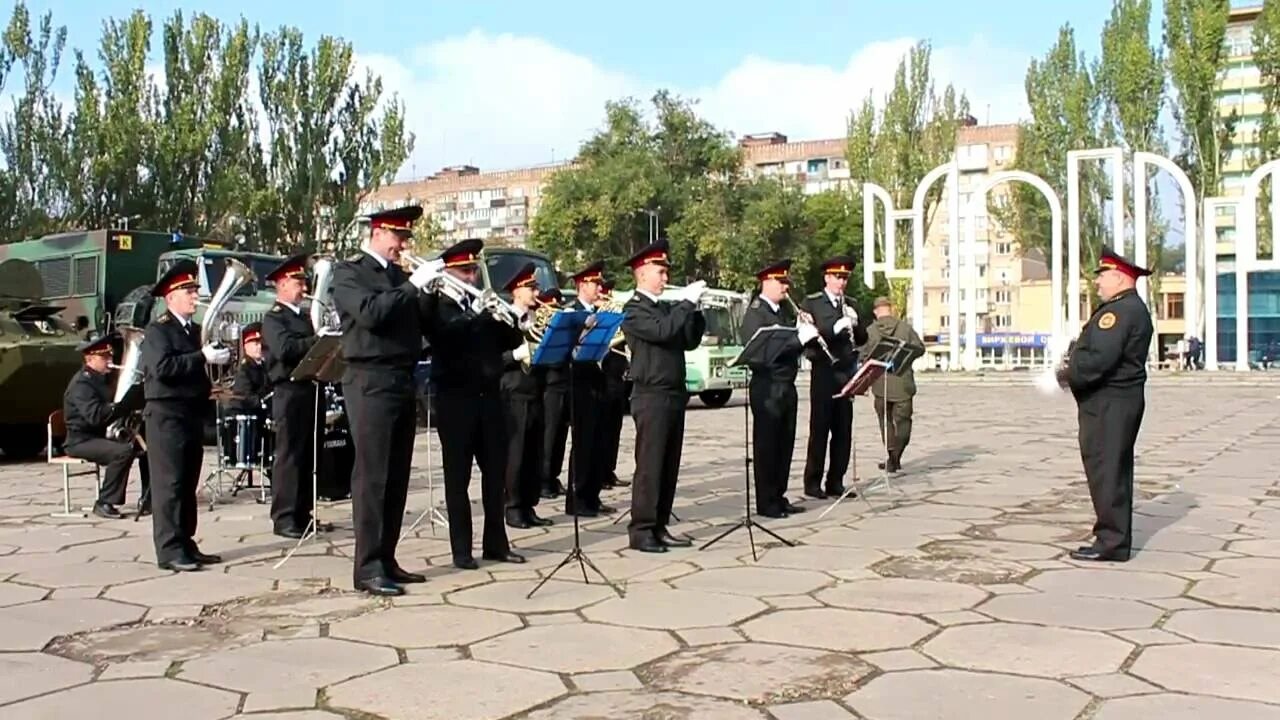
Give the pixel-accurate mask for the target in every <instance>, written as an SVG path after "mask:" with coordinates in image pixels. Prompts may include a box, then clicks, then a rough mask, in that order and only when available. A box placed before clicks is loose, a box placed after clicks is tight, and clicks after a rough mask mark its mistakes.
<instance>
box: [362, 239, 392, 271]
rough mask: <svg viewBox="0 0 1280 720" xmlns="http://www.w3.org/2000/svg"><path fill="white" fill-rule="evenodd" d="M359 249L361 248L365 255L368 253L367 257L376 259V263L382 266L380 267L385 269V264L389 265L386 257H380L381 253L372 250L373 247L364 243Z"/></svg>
mask: <svg viewBox="0 0 1280 720" xmlns="http://www.w3.org/2000/svg"><path fill="white" fill-rule="evenodd" d="M360 249H361V250H364V253H365V254H366V255H368V256H369V257H371V258H373V259H374V260H377V261H378V264H379V265H381V266H382V269H384V270H385V269H386V268H387V266H388V265H390V263H389V262H387V259H386V258H384V257H382V256H381V255H379V254H378V253H376V252H374V251H373V249H372V248H370V247H369V246H368V245H366V246H364V247H362V248H360Z"/></svg>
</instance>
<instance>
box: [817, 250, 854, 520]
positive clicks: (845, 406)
mask: <svg viewBox="0 0 1280 720" xmlns="http://www.w3.org/2000/svg"><path fill="white" fill-rule="evenodd" d="M853 266H854V260H853V258H851V257H848V256H844V255H838V256H836V257H831V258H827V259H826V260H824V261H823V262H822V282H823V285H824V287H823V289H822V290H819V291H818V292H816V293H813V294H812V295H809V296H808V297H806V298H805V300H804V303H803V304H802V307H803V309H804V311H805V312H807V313H809V314H810V315H812V316H813V321H814V324H815V325H817V327H818V332H819V333H820V334H821V335H822V339H823V340H824V341H826V344H827V348H828V349H829V350H830V351H831V355H832V356H834V357H835V362H834V363H832V361H831V360H830V358H828V357H827V356H826V354H825V353H823V352H819V351H815V350H814V349H813V348H810V349H809V351H808V352H807V357H808V358H809V363H810V367H811V369H810V371H809V450H808V453H807V457H806V458H805V463H804V494H805V495H807V496H809V497H812V498H817V499H819V500H821V499H822V498H825V497H827V496H828V495H840V494H841V493H843V492H844V475H845V472H847V471H848V469H849V456H850V452H851V451H852V448H853V403H852V401H851V400H849V399H848V398H839V399H837V398H835V397H834V396H835V395H837V394H838V393H839V392H840V389H841V388H843V387H844V386H845V384H846V383H848V382H849V380H850V379H851V378H852V377H853V373H854V372H855V370H856V369H857V368H856V366H857V362H858V353H857V350H856V348H857V347H858V346H860V345H862V344H863V343H865V342H866V341H867V331H866V330H865V329H864V328H862V327H860V326H859V325H858V313H857V311H855V310H854V308H853V300H852V299H851V298H849V297H846V296H845V294H844V290H845V286H846V285H847V284H848V282H849V273H851V272H853ZM828 438H829V439H830V441H831V446H830V464H829V465H826V462H827V455H828V453H827V440H828ZM824 465H826V480H827V482H826V487H825V488H824V487H823V483H822V478H823V466H824Z"/></svg>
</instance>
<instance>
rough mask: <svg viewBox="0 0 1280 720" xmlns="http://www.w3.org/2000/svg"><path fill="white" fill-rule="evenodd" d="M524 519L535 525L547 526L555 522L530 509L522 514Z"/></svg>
mask: <svg viewBox="0 0 1280 720" xmlns="http://www.w3.org/2000/svg"><path fill="white" fill-rule="evenodd" d="M524 521H525V522H527V523H529V524H530V525H533V526H535V527H547V526H548V525H555V524H556V523H555V521H554V520H552V519H551V518H543V517H538V514H537V513H535V512H534V511H532V510H530V511H529V512H527V513H525V514H524Z"/></svg>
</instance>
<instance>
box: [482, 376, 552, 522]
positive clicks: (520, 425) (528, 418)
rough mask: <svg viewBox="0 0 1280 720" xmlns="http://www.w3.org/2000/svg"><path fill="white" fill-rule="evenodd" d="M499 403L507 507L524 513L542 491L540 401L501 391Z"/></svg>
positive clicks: (531, 508) (529, 508)
mask: <svg viewBox="0 0 1280 720" xmlns="http://www.w3.org/2000/svg"><path fill="white" fill-rule="evenodd" d="M502 406H503V410H504V411H505V417H506V421H507V437H508V438H509V440H508V442H507V464H506V473H505V475H506V481H505V484H506V488H507V510H511V511H515V512H520V513H524V512H526V511H530V510H533V508H534V506H535V505H537V504H538V499H539V498H540V497H541V495H542V492H541V491H542V465H541V462H542V452H541V450H542V403H541V402H539V401H538V398H536V397H530V396H527V395H520V394H517V393H503V397H502ZM483 492H484V489H483V487H482V488H481V494H483ZM485 523H486V526H487V524H488V520H486V521H485Z"/></svg>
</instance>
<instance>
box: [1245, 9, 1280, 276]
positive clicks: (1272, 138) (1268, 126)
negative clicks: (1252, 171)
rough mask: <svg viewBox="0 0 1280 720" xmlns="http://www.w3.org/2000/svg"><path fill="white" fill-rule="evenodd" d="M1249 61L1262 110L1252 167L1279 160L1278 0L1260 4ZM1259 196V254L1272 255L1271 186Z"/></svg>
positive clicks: (1265, 184)
mask: <svg viewBox="0 0 1280 720" xmlns="http://www.w3.org/2000/svg"><path fill="white" fill-rule="evenodd" d="M1253 61H1254V63H1255V64H1256V65H1257V66H1258V74H1259V75H1260V77H1261V79H1262V87H1261V88H1260V90H1261V92H1262V101H1263V104H1264V105H1265V107H1266V109H1265V111H1264V112H1263V113H1262V122H1261V123H1260V127H1259V128H1258V134H1257V137H1256V141H1257V146H1258V148H1257V152H1256V153H1255V156H1254V157H1253V158H1251V160H1252V163H1253V167H1255V168H1256V167H1258V166H1260V165H1263V164H1265V163H1267V162H1270V161H1272V160H1275V159H1276V158H1280V0H1263V3H1262V12H1261V13H1259V15H1258V19H1257V20H1256V21H1255V22H1254V26H1253ZM1262 190H1263V192H1261V193H1259V196H1260V197H1259V202H1258V205H1259V207H1260V210H1259V212H1258V214H1257V218H1258V226H1259V227H1258V230H1259V237H1258V242H1259V246H1260V247H1259V252H1260V253H1261V254H1263V255H1264V256H1265V255H1270V254H1271V253H1272V252H1273V238H1274V237H1275V228H1273V227H1272V226H1271V223H1272V217H1271V213H1270V212H1269V211H1268V208H1270V206H1271V198H1272V196H1273V195H1274V193H1275V188H1274V182H1272V183H1263V184H1262Z"/></svg>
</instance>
